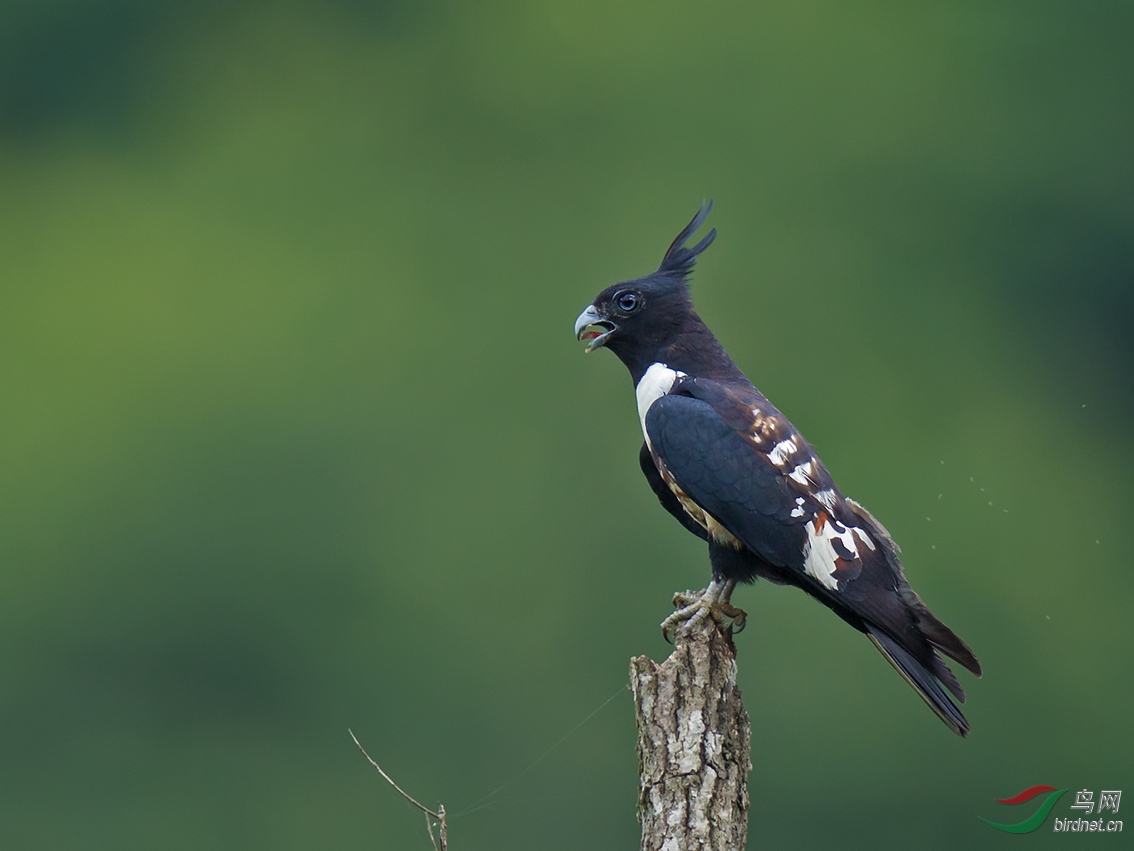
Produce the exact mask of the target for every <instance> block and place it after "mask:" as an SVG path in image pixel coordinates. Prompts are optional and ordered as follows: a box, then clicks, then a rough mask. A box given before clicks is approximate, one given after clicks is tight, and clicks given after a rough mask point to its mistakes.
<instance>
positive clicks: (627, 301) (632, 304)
mask: <svg viewBox="0 0 1134 851" xmlns="http://www.w3.org/2000/svg"><path fill="white" fill-rule="evenodd" d="M640 304H641V300H640V299H639V298H638V296H636V295H634V293H622V294H621V295H620V296H618V309H619V310H621V311H622V312H623V313H633V312H634V311H635V310H637V309H638V306H639V305H640Z"/></svg>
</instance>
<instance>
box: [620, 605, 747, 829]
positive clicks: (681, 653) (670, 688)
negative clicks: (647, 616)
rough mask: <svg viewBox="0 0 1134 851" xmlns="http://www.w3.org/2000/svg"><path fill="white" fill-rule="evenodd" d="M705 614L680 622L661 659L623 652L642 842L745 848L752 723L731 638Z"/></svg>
mask: <svg viewBox="0 0 1134 851" xmlns="http://www.w3.org/2000/svg"><path fill="white" fill-rule="evenodd" d="M705 621H707V622H702V623H700V624H698V625H697V627H696V628H695V629H694V630H693V631H691V632H684V633H682V631H681V630H678V632H679V633H680V634H678V635H677V636H676V637H675V639H674V640H675V642H676V643H675V646H674V650H673V653H671V654H670V656H669V658H668V659H666V660H665V661H664V662H663V663H662V664H661V665H658V664H657V663H655V662H654V661H653V660H651V659H649V658H648V657H646V656H639V657H637V658H636V659H631V660H630V686H631V689H632V690H633V692H634V706H635V716H636V719H637V722H638V772H639V793H638V820H639V821H640V822H641V823H642V846H641V847H642V851H695V849H696V851H743V849H744V847H745V844H746V841H747V833H748V772H749V771H750V770H751V768H752V762H751V759H750V756H749V737H750V734H751V726H750V724H749V721H748V713H747V712H746V711H745V710H744V703H743V702H742V700H741V695H740V689H738V688H737V687H736V647H735V645H733V643H732V638H731V635H729V634H727V633H725V632H722V631H721V630H720V629H719V628H718V627H717V626H716V624H714V623H713V621H712V619H710V618H706V619H705Z"/></svg>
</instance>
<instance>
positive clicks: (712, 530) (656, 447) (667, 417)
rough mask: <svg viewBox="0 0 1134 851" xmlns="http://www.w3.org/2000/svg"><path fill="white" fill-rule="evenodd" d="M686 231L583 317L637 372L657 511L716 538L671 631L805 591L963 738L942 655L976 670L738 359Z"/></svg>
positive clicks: (881, 532)
mask: <svg viewBox="0 0 1134 851" xmlns="http://www.w3.org/2000/svg"><path fill="white" fill-rule="evenodd" d="M711 209H712V204H711V203H709V204H707V205H702V207H701V210H700V212H698V213H697V215H696V216H695V217H694V218H693V220H692V221H691V222H690V223H689V224H688V225H687V226H686V227H685V229H684V230H683V231H681V233H680V234H678V236H677V238H676V239H675V240H674V241H673V244H672V245H670V247H669V250H668V251H666V253H665V257H663V258H662V262H661V266H659V267H658V270H657V271H656V272H654V273H653V274H650V275H646V276H645V277H642V278H637V279H635V280H631V281H624V282H622V283H619V284H615V285H614V286H611V287H608V288H607V289H605V290H603V291H602V292H601V293H599V294H598V297H597V298H595V300H594V302H593V303H592V304H591V305H589V306H588V307H587V309H586V310H584V311H583V312H582V313H581V314H580V315H579V318H578V319H577V320H576V321H575V336H576V337H577V338H578V339H579V340H585V341H587V348H586V350H587V351H588V352H591V351H594V350H596V349H598V348H601V347H605V348H608V349H610V350H611V351H612V352H614V353H615V354H616V355H617V356H618V357H619V359H620V360H621V361H622V362H623V363H624V364H625V365H626V368H627V369H629V371H630V376H631V378H632V379H633V381H634V394H635V396H636V397H637V401H638V416H639V419H640V420H641V424H642V435H643V437H644V438H645V440H644V442H643V444H642V448H641V451H640V453H639V460H640V463H641V467H642V472H644V473H645V475H646V479H647V480H648V481H649V483H650V486H651V487H652V488H653V491H654V493H655V494H656V495H657V497H658V499H659V500H660V501H661V504H662V505H663V506H664V507H665V508H666V510H667V511H669V513H670V514H672V515H673V516H674V517H675V518H677V520H678V522H680V523H681V525H682V526H684V527H685V528H686V529H688V530H689V531H690V532H692V533H693V534H694V535H697V536H698V537H700V538H702V539H704V540H705V541H707V542H708V544H709V561H710V563H711V565H712V571H713V573H712V582H711V583H710V584H709V586H708V588H707V589H705V591H704V592H702V593H700V594H698V595H682V594H679V595H677V597H675V598H674V603H675V604H677V605H679V606H680V608H679V609H678V611H676V612H674V614H673V615H672V616H670V617H669V618H667V619H666V621H665V622H664V623H663V625H662V628H663V632H665V633H666V635H667V637H668V636H669V634H670V633H671V632H672V631H673V630H675V629H686V628H689V626H690V624H692V623H695V622H699V621H703V620H704V619H705V618H707V617H712V618H713V619H714V620H716V621H717V623H721V624H723V621H724V617H725V616H727V617H729V618H731V619H732V620H733V626H734V628H735V629H736V630H739V629H741V628H743V625H744V618H745V615H744V612H742V611H741V610H740V609H737V608H735V607H734V606H733V605H732V603H731V595H732V591H733V589H734V588H735V586H736V584H737V582H753V581H754V580H755V579H756V578H757V577H761V578H763V579H767V580H770V581H772V582H775V583H778V584H782V585H794V586H795V587H797V588H801V589H803V590H804V591H806V592H807V593H808V594H810V595H811V596H812V597H814V598H815V599H816V600H818V601H819V602H820V603H822V604H823V605H825V606H827V607H828V608H829V609H831V611H833V612H834V613H835V614H836V615H838V616H839V617H840V618H842V619H843V620H844V621H846V622H847V623H848V624H850V625H851V626H853V627H854V628H855V629H857V630H859V631H860V632H862V633H864V634H865V635H866V636H867V638H869V639H870V640H871V641H872V642H873V643H874V646H875V647H877V648H878V650H879V651H881V653H882V655H883V656H885V657H886V659H887V660H888V661H889V662H890V663H891V664H892V665H893V666H894V668H895V669H897V671H898V672H899V673H900V674H901V675H902V676H903V677H904V678H905V679H906V681H907V682H908V683H909V684H910V685H911V686H913V688H914V689H915V690H916V691H917V693H918V694H919V695H920V696H921V698H922V699H923V700H924V701H925V702H926V703H927V704H928V705H929V707H930V708H931V709H932V710H933V711H934V712H935V713H937V716H938V717H939V718H940V719H941V720H942V721H944V722H945V724H947V725H948V726H949V728H950V729H952V730H953V732H955V733H957V734H958V735H961V736H964V735H966V734H967V733H968V732H969V724H968V722H967V721H966V720H965V716H964V715H962V714H961V711H960V710H959V709H958V708H957V706H956V704H955V703H954V702H953V701H952V700H951V699H950V698H949V695H948V694H946V690H947V691H948V692H949V693H951V694H952V695H953V697H955V698H956V699H957V700H958V701H960V702H962V703H963V702H964V700H965V694H964V692H963V691H962V690H961V686H960V684H959V683H958V682H957V678H956V676H954V674H953V672H952V671H951V670H950V669H949V668H948V666H947V665H946V664H945V663H944V662H943V661H942V659H941V657H940V656H939V655H938V653H939V652H940V653H943V654H945V655H946V656H948V657H949V658H951V659H954V660H955V661H957V662H958V663H959V664H961V665H963V666H964V667H965V668H967V669H968V670H969V671H971V672H972V673H973V674H975V675H976V676H978V677H979V676H980V675H981V668H980V663H979V662H978V661H977V659H976V657H975V656H974V655H973V653H972V651H971V650H970V649H969V648H968V647H967V646H966V645H965V643H964V642H963V641H961V639H960V638H958V637H957V636H956V635H955V634H954V633H953V631H952V630H950V629H949V628H948V627H947V626H945V624H943V623H942V622H941V621H939V620H938V619H937V618H936V617H934V616H933V614H932V613H931V612H930V611H929V609H928V608H926V606H925V604H924V603H922V601H921V598H920V597H918V595H917V594H916V593H914V590H913V589H912V588H910V586H909V583H908V582H906V579H905V576H904V575H903V572H902V563H901V562H900V561H899V560H898V546H897V545H896V544H895V543H894V541H893V539H892V538H891V537H890V534H889V533H888V532H887V531H886V529H885V528H883V526H882V524H881V523H879V522H878V521H877V520H876V519H874V517H873V516H872V515H871V514H870V512H869V511H867V510H866V509H865V508H863V507H862V506H861V505H859V504H858V503H857V502H855V501H854V500H852V499H849V498H847V497H845V496H843V494H842V493H841V492H840V491H839V488H838V487H837V486H836V485H835V482H834V480H833V479H832V478H831V474H830V473H828V472H827V468H826V467H824V466H823V462H822V461H820V460H819V457H818V456H817V455H816V454H815V452H814V450H813V449H812V448H811V445H810V444H809V443H808V442H807V441H806V440H805V439H804V438H803V435H801V434H800V433H799V432H798V431H797V430H796V428H795V426H793V425H792V424H791V423H790V422H789V421H788V419H787V417H785V416H784V415H783V414H781V413H780V412H779V411H778V410H776V408H775V407H774V406H773V405H772V403H771V402H769V401H768V400H767V399H766V398H765V397H764V395H763V394H762V393H760V391H759V390H757V389H756V387H755V386H753V384H752V382H751V381H749V380H748V378H747V377H746V376H745V375H744V373H743V372H741V371H740V368H739V367H738V366H737V365H736V364H735V363H733V361H732V359H731V358H730V357H729V356H728V354H727V353H726V352H725V350H724V347H723V346H721V344H720V342H718V340H717V338H716V337H715V336H713V333H712V332H711V331H710V330H709V329H708V328H707V327H706V326H705V323H704V322H702V321H701V317H699V316H698V315H697V312H696V311H695V310H694V309H693V303H692V301H691V300H690V296H689V288H688V277H689V274H690V272H692V270H693V264H694V262H695V260H696V258H697V256H698V255H699V254H700V253H701V252H702V251H704V250H705V249H706V248H708V247H709V245H710V244H711V243H712V242H713V239H714V238H715V237H716V234H717V232H716V230H715V229H714V230H711V231H709V233H708V235H707V236H705V237H704V238H703V239H702V240H701V241H700V242H698V243H697V244H696V245H694V246H693V247H692V248H687V247H686V242H687V241H688V240H689V238H690V236H691V235H692V234H693V233H694V232H695V231H696V230H697V229H698V228H699V227H700V226H701V225H702V223H703V222H704V221H705V219H706V217H707V216H708V215H709V211H710V210H711Z"/></svg>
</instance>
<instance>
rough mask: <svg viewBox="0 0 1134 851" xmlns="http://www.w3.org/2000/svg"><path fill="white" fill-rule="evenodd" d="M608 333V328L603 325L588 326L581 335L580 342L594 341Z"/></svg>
mask: <svg viewBox="0 0 1134 851" xmlns="http://www.w3.org/2000/svg"><path fill="white" fill-rule="evenodd" d="M605 333H606V328H604V327H603V326H601V325H588V326H587V327H586V328H584V329H583V333H581V334H580V335H579V339H580V340H593V339H594V338H595V337H601V336H602V335H603V334H605Z"/></svg>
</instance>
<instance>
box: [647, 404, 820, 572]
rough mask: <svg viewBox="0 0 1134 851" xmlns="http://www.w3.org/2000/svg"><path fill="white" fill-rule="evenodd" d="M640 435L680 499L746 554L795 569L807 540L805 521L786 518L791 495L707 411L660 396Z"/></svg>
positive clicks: (772, 470) (776, 474)
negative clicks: (705, 515)
mask: <svg viewBox="0 0 1134 851" xmlns="http://www.w3.org/2000/svg"><path fill="white" fill-rule="evenodd" d="M646 434H647V435H648V436H649V438H650V445H651V446H652V449H653V453H654V455H655V456H656V458H657V460H658V461H659V462H660V464H662V465H664V466H665V469H666V470H667V471H668V472H669V474H670V475H671V476H672V477H673V479H674V480H675V481H676V482H677V484H678V485H679V486H680V488H681V489H682V490H683V491H684V492H685V494H686V495H687V496H688V497H689V498H690V499H692V500H693V501H694V502H696V503H697V505H699V506H700V507H701V508H702V509H703V510H704V511H706V512H707V513H708V514H710V515H712V516H713V517H714V518H715V519H716V520H717V521H718V522H719V523H720V524H721V525H722V526H724V528H726V529H727V530H728V531H729V532H731V533H732V534H733V535H734V536H736V537H737V538H738V539H739V540H740V541H741V542H743V543H744V545H745V546H746V547H748V548H749V549H750V550H752V551H753V552H755V553H756V554H757V555H759V556H760V557H761V558H763V559H764V560H765V561H768V562H770V563H771V564H774V565H776V566H779V567H787V566H796V565H798V564H799V562H800V559H801V553H802V551H803V547H804V544H805V542H806V539H807V534H806V532H805V531H804V528H803V525H802V524H803V523H804V522H805V520H806V518H805V517H802V516H796V517H793V516H792V512H793V509H797V508H798V506H797V503H796V498H797V495H796V494H795V492H794V491H792V489H791V488H790V487H789V486H788V484H787V482H786V480H785V478H784V476H783V475H782V474H781V472H780V471H779V470H778V469H777V468H776V467H775V466H773V465H772V464H771V462H770V461H769V460H768V458H767V456H766V455H764V454H763V453H761V452H759V451H757V450H756V449H755V448H754V447H753V445H752V444H751V443H750V442H749V441H747V440H745V439H744V437H743V436H742V435H741V434H739V433H738V432H737V430H736V429H735V428H733V427H732V426H731V425H729V424H728V423H727V422H725V420H724V419H723V418H722V417H721V415H720V414H719V413H717V411H715V410H714V408H713V407H712V406H711V405H709V404H708V403H707V402H704V401H702V400H701V399H695V398H692V397H690V396H683V395H669V396H663V397H662V398H661V399H658V400H657V401H656V402H654V404H653V405H651V406H650V409H649V411H648V413H647V414H646ZM796 514H799V512H798V510H796Z"/></svg>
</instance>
